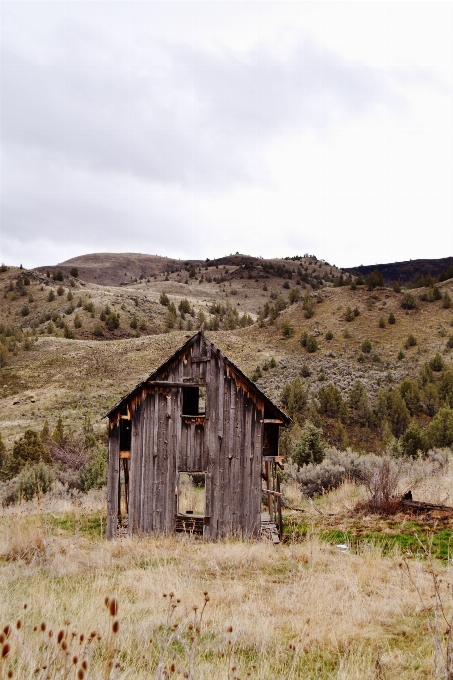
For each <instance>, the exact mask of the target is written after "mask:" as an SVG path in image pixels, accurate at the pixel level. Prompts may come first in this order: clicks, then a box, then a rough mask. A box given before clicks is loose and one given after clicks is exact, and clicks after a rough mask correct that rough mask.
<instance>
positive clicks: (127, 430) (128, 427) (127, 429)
mask: <svg viewBox="0 0 453 680" xmlns="http://www.w3.org/2000/svg"><path fill="white" fill-rule="evenodd" d="M131 434H132V420H126V419H125V418H121V420H120V451H130V450H131Z"/></svg>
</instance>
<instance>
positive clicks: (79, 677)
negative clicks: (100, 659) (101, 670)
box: [77, 668, 85, 680]
mask: <svg viewBox="0 0 453 680" xmlns="http://www.w3.org/2000/svg"><path fill="white" fill-rule="evenodd" d="M77 677H78V679H79V680H83V679H84V677H85V671H84V670H83V668H79V670H78V671H77Z"/></svg>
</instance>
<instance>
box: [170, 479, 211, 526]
mask: <svg viewBox="0 0 453 680" xmlns="http://www.w3.org/2000/svg"><path fill="white" fill-rule="evenodd" d="M177 491H178V515H188V516H189V517H190V516H192V517H204V514H205V507H206V475H205V473H204V472H179V473H178V489H177Z"/></svg>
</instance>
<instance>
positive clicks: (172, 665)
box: [170, 663, 176, 673]
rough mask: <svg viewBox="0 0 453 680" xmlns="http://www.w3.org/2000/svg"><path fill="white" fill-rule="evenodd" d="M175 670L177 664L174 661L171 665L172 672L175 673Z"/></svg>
mask: <svg viewBox="0 0 453 680" xmlns="http://www.w3.org/2000/svg"><path fill="white" fill-rule="evenodd" d="M175 670H176V666H175V664H174V663H172V664H171V666H170V672H171V673H174V672H175Z"/></svg>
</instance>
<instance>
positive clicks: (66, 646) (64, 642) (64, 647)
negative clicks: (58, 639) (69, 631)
mask: <svg viewBox="0 0 453 680" xmlns="http://www.w3.org/2000/svg"><path fill="white" fill-rule="evenodd" d="M67 648H68V645H67V644H66V640H63V642H62V643H61V649H62V650H63V651H64V652H65V651H66V650H67Z"/></svg>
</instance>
